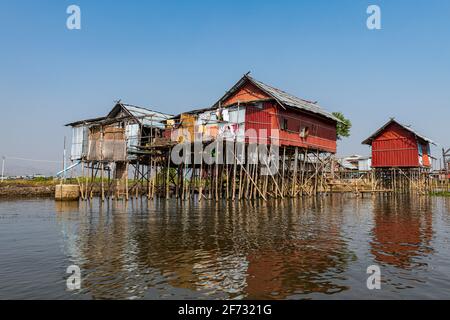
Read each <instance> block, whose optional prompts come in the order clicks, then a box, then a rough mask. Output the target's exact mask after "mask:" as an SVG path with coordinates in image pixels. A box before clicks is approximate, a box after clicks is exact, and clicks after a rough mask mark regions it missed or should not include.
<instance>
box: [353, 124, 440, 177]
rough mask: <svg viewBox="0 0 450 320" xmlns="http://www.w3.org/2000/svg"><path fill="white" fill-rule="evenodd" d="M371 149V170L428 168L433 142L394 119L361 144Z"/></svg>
mask: <svg viewBox="0 0 450 320" xmlns="http://www.w3.org/2000/svg"><path fill="white" fill-rule="evenodd" d="M362 143H363V144H367V145H369V146H371V147H372V167H373V168H430V167H431V150H430V145H431V144H434V142H433V141H432V140H430V139H428V138H427V137H425V136H423V135H421V134H419V133H417V132H416V131H414V130H413V129H412V128H411V127H410V126H406V125H403V124H401V123H399V122H398V121H396V120H395V119H391V120H389V121H388V122H387V123H386V124H385V125H384V126H382V127H381V128H380V129H378V130H377V131H376V132H375V133H374V134H372V135H371V136H370V137H369V138H367V139H366V140H364V141H363V142H362Z"/></svg>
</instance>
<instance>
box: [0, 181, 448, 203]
mask: <svg viewBox="0 0 450 320" xmlns="http://www.w3.org/2000/svg"><path fill="white" fill-rule="evenodd" d="M130 180H131V179H130ZM60 183H61V181H60V180H57V179H53V178H38V179H33V180H5V181H3V182H0V199H14V198H38V197H47V198H53V197H54V196H55V187H56V185H58V184H60ZM65 183H67V184H78V181H77V179H66V181H65ZM94 193H95V194H97V193H98V190H96V188H94ZM429 195H430V196H433V197H450V191H433V192H430V193H429Z"/></svg>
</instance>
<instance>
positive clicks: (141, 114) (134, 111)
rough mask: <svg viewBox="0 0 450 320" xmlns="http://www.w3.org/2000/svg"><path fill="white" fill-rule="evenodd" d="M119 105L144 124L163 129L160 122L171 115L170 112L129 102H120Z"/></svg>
mask: <svg viewBox="0 0 450 320" xmlns="http://www.w3.org/2000/svg"><path fill="white" fill-rule="evenodd" d="M121 105H122V107H124V108H125V109H126V110H127V111H128V112H129V113H130V114H131V115H132V116H134V117H135V118H137V119H138V121H139V122H141V124H142V125H144V126H152V127H158V128H161V129H163V128H164V127H165V126H164V124H163V123H162V122H163V121H165V120H167V119H170V118H172V117H173V115H171V114H167V113H162V112H158V111H153V110H150V109H147V108H142V107H138V106H133V105H130V104H124V103H121Z"/></svg>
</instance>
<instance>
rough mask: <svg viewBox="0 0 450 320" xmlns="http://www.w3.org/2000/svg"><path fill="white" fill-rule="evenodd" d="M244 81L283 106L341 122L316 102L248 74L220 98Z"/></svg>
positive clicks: (230, 92) (234, 90)
mask: <svg viewBox="0 0 450 320" xmlns="http://www.w3.org/2000/svg"><path fill="white" fill-rule="evenodd" d="M246 81H250V82H251V83H253V84H254V85H255V86H256V87H258V88H259V89H261V90H262V91H264V92H265V93H267V94H268V95H269V96H271V97H272V98H273V99H275V100H276V101H277V102H278V103H279V104H280V105H281V106H283V107H290V108H296V109H301V110H305V111H309V112H311V113H315V114H319V115H321V116H324V117H326V118H328V119H331V120H333V121H336V122H341V121H340V120H339V119H338V118H336V117H335V116H334V115H333V114H331V113H330V112H328V111H326V110H324V109H323V108H322V107H321V106H319V105H318V104H317V103H316V102H312V101H308V100H304V99H301V98H298V97H296V96H294V95H292V94H289V93H287V92H285V91H283V90H280V89H277V88H275V87H272V86H270V85H268V84H265V83H263V82H261V81H259V80H256V79H254V78H252V77H250V76H249V75H248V74H246V75H244V76H243V77H242V78H241V79H240V80H239V81H238V82H237V83H236V84H235V85H234V86H233V88H231V89H230V91H228V92H227V93H226V94H225V95H224V96H223V97H222V98H221V99H220V100H219V102H221V101H224V100H226V99H227V98H228V97H230V96H231V95H232V94H233V93H234V92H236V91H237V90H238V89H239V88H240V87H241V86H242V85H243V84H244V83H245V82H246ZM219 102H217V103H216V104H215V105H214V106H215V107H217V105H218V104H219Z"/></svg>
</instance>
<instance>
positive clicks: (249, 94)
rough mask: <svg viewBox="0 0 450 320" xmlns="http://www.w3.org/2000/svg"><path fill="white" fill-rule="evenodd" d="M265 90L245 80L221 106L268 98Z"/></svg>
mask: <svg viewBox="0 0 450 320" xmlns="http://www.w3.org/2000/svg"><path fill="white" fill-rule="evenodd" d="M269 98H270V96H268V95H267V94H266V93H265V92H263V91H262V90H261V89H259V88H258V87H257V86H255V85H254V84H252V83H250V82H247V83H245V84H244V85H243V86H242V87H241V88H240V89H239V90H238V91H237V92H236V93H235V94H233V95H232V96H231V97H229V98H228V99H227V100H225V101H223V103H222V106H224V107H226V106H231V105H233V104H237V103H238V102H241V103H243V102H250V101H258V100H264V99H269Z"/></svg>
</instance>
